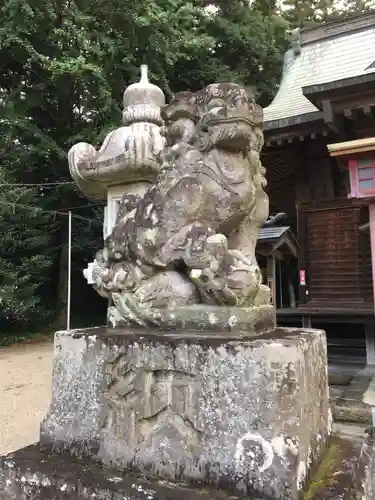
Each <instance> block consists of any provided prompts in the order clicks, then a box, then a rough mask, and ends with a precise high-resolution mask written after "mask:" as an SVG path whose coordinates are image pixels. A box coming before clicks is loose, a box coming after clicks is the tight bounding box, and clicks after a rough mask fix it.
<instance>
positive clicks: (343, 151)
mask: <svg viewBox="0 0 375 500" xmlns="http://www.w3.org/2000/svg"><path fill="white" fill-rule="evenodd" d="M327 148H328V152H329V154H330V156H344V155H348V154H354V153H363V152H365V151H374V150H375V137H368V138H365V139H357V140H355V141H346V142H337V143H335V144H327Z"/></svg>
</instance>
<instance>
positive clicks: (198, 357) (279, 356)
mask: <svg viewBox="0 0 375 500" xmlns="http://www.w3.org/2000/svg"><path fill="white" fill-rule="evenodd" d="M330 425H331V418H330V410H329V402H328V377H327V353H326V338H325V334H324V332H323V331H319V330H303V329H276V330H274V331H273V332H272V333H270V334H267V335H263V336H262V337H259V338H255V339H254V338H248V337H247V336H246V334H244V333H243V334H242V335H241V334H236V335H234V334H231V335H228V333H226V334H225V333H224V334H223V333H221V332H219V331H218V332H217V334H202V333H199V332H189V331H188V332H186V331H185V332H179V333H178V334H173V332H168V333H166V332H165V333H164V334H162V333H160V331H159V332H153V331H147V332H146V331H145V332H144V333H143V334H141V333H139V332H137V333H136V334H134V333H132V332H130V331H126V330H122V331H116V330H113V329H110V330H102V329H90V330H86V331H85V330H80V331H70V332H59V333H57V334H56V339H55V361H54V375H53V398H52V404H51V408H50V411H49V413H48V415H47V416H46V418H45V420H44V421H43V423H42V426H41V439H42V442H43V443H44V444H45V445H48V446H51V445H52V447H53V448H54V449H55V450H58V449H68V450H69V451H70V452H71V453H75V454H86V455H91V456H94V457H95V458H96V459H99V460H101V461H102V462H103V463H105V464H110V465H113V466H115V467H117V468H121V469H129V468H130V469H132V470H135V471H139V472H142V473H147V474H151V475H155V476H158V477H161V478H166V479H168V480H172V481H180V480H182V481H198V482H204V483H208V484H212V485H215V486H218V487H223V488H225V489H226V488H230V489H231V490H232V491H233V490H237V491H242V492H244V493H245V494H248V495H260V496H264V497H271V498H284V499H286V498H288V499H297V498H298V496H299V494H300V491H301V489H302V488H303V486H304V484H305V481H306V478H307V476H308V473H309V471H310V469H311V467H312V465H313V464H314V463H316V462H317V461H318V460H319V458H320V457H321V455H322V452H323V451H324V449H325V446H326V440H327V436H328V434H329V432H330Z"/></svg>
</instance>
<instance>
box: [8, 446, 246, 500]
mask: <svg viewBox="0 0 375 500" xmlns="http://www.w3.org/2000/svg"><path fill="white" fill-rule="evenodd" d="M0 498H1V500H95V499H96V500H237V499H238V498H239V497H238V496H237V495H234V494H233V493H232V494H228V493H225V492H220V491H217V490H210V489H208V488H207V487H204V488H202V487H201V488H200V487H196V488H194V487H188V486H187V485H183V484H176V483H171V482H168V483H167V482H166V481H159V480H157V479H151V480H148V479H146V478H145V477H139V476H136V475H135V474H131V473H129V472H128V473H126V474H124V473H123V472H122V471H119V470H115V469H107V468H105V469H103V467H102V466H100V465H99V464H97V463H95V462H94V461H91V460H86V461H80V460H77V459H74V458H72V457H71V456H70V455H68V454H64V455H52V454H50V453H49V452H48V451H40V449H39V446H38V445H34V446H29V447H28V448H24V449H22V450H18V451H17V452H15V453H11V454H10V455H8V456H7V457H3V458H0Z"/></svg>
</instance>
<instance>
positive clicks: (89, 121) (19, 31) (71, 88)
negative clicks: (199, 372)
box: [0, 0, 286, 326]
mask: <svg viewBox="0 0 375 500" xmlns="http://www.w3.org/2000/svg"><path fill="white" fill-rule="evenodd" d="M259 1H260V0H258V2H259ZM262 2H263V3H261V4H259V3H258V4H257V3H256V4H255V6H254V7H250V6H249V5H248V3H247V2H246V3H245V2H241V1H239V0H232V1H231V2H230V8H229V2H228V6H227V5H226V4H225V3H224V2H219V3H218V4H217V5H216V6H214V9H212V8H211V10H210V9H209V8H208V7H207V2H203V1H202V0H200V1H199V0H191V1H190V2H186V1H183V0H138V1H137V2H123V1H122V0H121V1H120V0H105V1H104V0H90V1H89V0H75V1H73V0H72V1H69V2H66V1H62V0H54V1H52V2H51V1H49V0H4V1H3V2H2V4H1V6H0V18H1V20H2V22H1V26H0V61H1V76H0V93H1V94H0V100H1V102H2V117H3V118H2V122H1V129H2V136H1V139H0V141H1V142H0V149H1V152H2V167H3V168H4V170H5V171H6V174H7V176H9V178H11V179H12V181H13V182H25V183H46V182H63V181H65V182H69V181H70V180H71V179H70V176H69V172H68V165H67V151H68V150H69V148H70V147H71V146H72V145H73V144H74V143H76V142H78V141H81V140H84V141H88V142H91V143H93V144H96V145H97V146H99V145H100V144H101V141H102V140H103V138H104V136H105V134H106V133H107V132H108V130H109V129H113V128H114V127H115V126H119V125H120V124H121V95H122V92H123V90H124V88H125V87H126V86H127V85H129V84H130V83H133V82H134V81H135V80H136V79H138V77H139V66H140V64H142V63H146V64H148V65H149V68H150V73H151V78H152V79H153V80H154V81H155V82H156V83H157V84H159V85H160V86H161V87H162V88H163V90H164V91H165V93H166V95H167V97H170V96H171V95H172V93H173V92H176V91H178V90H181V89H186V88H189V89H192V90H194V89H198V88H200V87H202V86H204V85H207V84H208V83H211V82H213V81H229V80H230V81H236V82H238V83H242V84H244V85H246V86H249V87H251V88H254V89H256V91H257V96H258V98H259V101H260V102H261V103H262V104H266V103H267V102H268V101H269V100H270V99H271V97H272V95H273V92H274V90H275V88H276V86H277V84H278V82H279V77H280V70H281V62H282V57H283V53H284V50H285V47H286V43H285V40H286V39H285V26H286V24H285V22H284V20H283V19H282V18H281V17H280V16H278V15H277V13H275V12H274V8H273V7H272V5H271V4H270V5H268V4H267V3H266V0H262ZM15 144H17V145H18V146H17V148H15ZM34 204H36V205H37V206H39V207H40V208H42V209H44V210H55V211H56V210H57V211H67V210H68V209H70V208H73V212H75V209H74V207H82V205H85V206H84V207H83V208H79V209H77V210H78V211H79V214H80V215H82V216H84V217H86V218H87V219H93V220H97V219H98V216H97V214H96V212H95V211H96V210H97V209H99V210H100V207H94V208H93V207H92V206H91V205H92V203H90V202H88V201H87V200H85V199H84V198H83V196H82V195H80V193H78V191H77V190H76V189H75V187H74V186H73V185H72V184H65V185H62V186H61V187H59V188H55V189H50V190H48V191H46V192H45V193H43V196H41V193H38V196H37V197H36V198H35V200H34ZM2 211H3V207H2V206H1V205H0V219H1V217H3V215H2ZM4 217H5V215H4ZM99 218H100V214H99ZM44 224H45V225H44V231H45V232H46V234H48V237H49V239H50V240H49V244H48V245H49V246H50V248H54V249H55V251H56V257H53V259H52V261H53V265H52V267H49V266H46V267H45V274H46V276H45V280H46V281H48V282H49V283H50V288H49V290H48V292H46V288H45V287H44V288H43V287H39V286H36V288H34V292H33V293H34V295H38V296H40V300H39V302H38V304H43V303H44V302H45V301H47V300H46V299H47V298H48V301H51V297H53V299H54V300H55V301H56V306H55V310H56V316H57V318H58V320H59V323H61V325H62V326H63V325H64V322H65V314H66V311H65V308H66V287H67V280H66V277H67V276H66V267H67V247H66V244H67V240H68V234H67V221H66V219H65V218H61V217H57V218H56V220H54V219H53V218H52V219H51V218H50V217H49V218H47V219H46V220H45V221H44ZM30 227H31V226H30ZM22 231H23V229H22V228H20V230H19V231H18V233H17V234H18V237H19V239H20V240H22V239H23V233H22ZM36 234H38V233H37V231H36ZM101 236H102V235H101V227H100V224H98V223H95V222H93V223H92V224H91V225H90V224H89V223H88V222H87V221H86V222H85V221H83V220H78V219H74V224H73V263H72V264H73V269H74V285H75V289H74V290H73V305H74V306H75V308H76V310H78V311H81V313H82V314H85V303H86V304H87V303H89V302H90V300H91V301H92V300H94V297H95V294H94V292H93V293H92V295H91V297H90V300H87V299H86V298H85V299H84V302H85V303H83V300H81V298H82V297H83V295H84V294H83V293H80V291H82V290H85V291H86V290H89V287H87V285H86V283H85V281H84V280H83V278H82V277H81V271H80V270H81V269H82V268H83V267H85V264H86V262H87V261H88V260H90V259H91V258H92V255H93V253H94V248H98V247H100V246H101V241H100V240H101ZM39 251H40V252H41V254H42V250H38V252H39ZM47 254H48V250H47V249H46V255H47ZM49 258H50V257H49ZM37 282H38V281H37V280H36V283H37ZM53 290H55V291H56V292H55V293H51V291H53ZM77 290H79V291H77ZM45 294H47V295H48V297H47V295H45ZM102 303H103V309H104V307H105V304H104V301H103V302H102ZM38 307H39V306H38ZM91 310H92V307H91V308H89V311H91ZM86 311H87V306H86ZM89 311H87V316H90V312H89Z"/></svg>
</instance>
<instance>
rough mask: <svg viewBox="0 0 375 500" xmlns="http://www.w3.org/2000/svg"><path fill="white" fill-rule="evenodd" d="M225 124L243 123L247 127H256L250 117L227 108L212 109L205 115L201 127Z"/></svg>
mask: <svg viewBox="0 0 375 500" xmlns="http://www.w3.org/2000/svg"><path fill="white" fill-rule="evenodd" d="M226 123H239V124H240V123H243V124H245V125H248V126H249V127H255V126H257V123H256V122H255V120H252V119H251V118H250V116H246V115H244V114H243V113H242V114H239V113H236V111H231V110H229V112H228V108H215V109H212V110H211V111H210V112H209V113H207V115H205V116H204V117H203V119H202V126H203V127H209V126H212V125H225V124H226Z"/></svg>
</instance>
